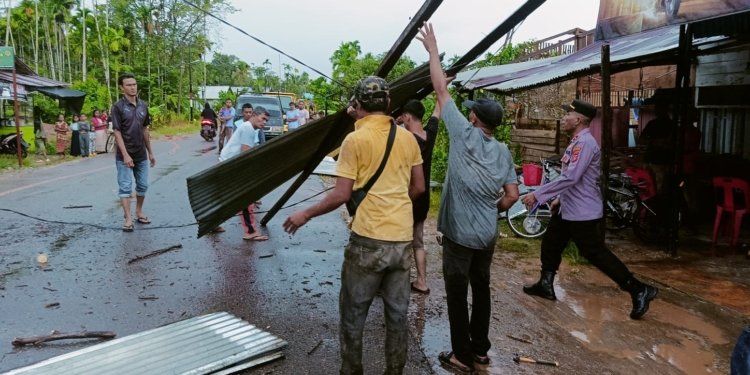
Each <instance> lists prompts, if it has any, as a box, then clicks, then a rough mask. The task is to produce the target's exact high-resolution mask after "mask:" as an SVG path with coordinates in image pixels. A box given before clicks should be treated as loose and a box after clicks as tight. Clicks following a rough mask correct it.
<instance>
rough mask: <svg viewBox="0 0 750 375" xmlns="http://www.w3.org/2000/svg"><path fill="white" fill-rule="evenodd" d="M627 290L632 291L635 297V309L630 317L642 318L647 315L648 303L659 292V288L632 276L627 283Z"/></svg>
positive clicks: (631, 294)
mask: <svg viewBox="0 0 750 375" xmlns="http://www.w3.org/2000/svg"><path fill="white" fill-rule="evenodd" d="M625 290H627V291H628V292H629V293H630V297H631V298H632V299H633V310H631V311H630V319H640V318H642V317H643V315H646V312H647V311H648V304H649V303H650V302H651V300H652V299H654V298H656V295H657V294H659V289H658V288H656V287H653V286H651V285H646V284H644V283H642V282H640V281H638V280H637V279H636V278H635V277H631V278H630V279H629V280H628V282H627V283H626V284H625Z"/></svg>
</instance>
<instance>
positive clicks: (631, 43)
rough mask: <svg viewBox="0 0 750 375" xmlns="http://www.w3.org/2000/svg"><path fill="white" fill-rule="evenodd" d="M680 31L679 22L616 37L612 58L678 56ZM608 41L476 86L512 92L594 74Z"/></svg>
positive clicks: (611, 42) (611, 44) (618, 59)
mask: <svg viewBox="0 0 750 375" xmlns="http://www.w3.org/2000/svg"><path fill="white" fill-rule="evenodd" d="M679 31H680V28H679V26H670V27H664V28H660V29H655V30H650V31H647V32H643V33H639V34H633V35H629V36H625V37H622V38H618V39H615V40H612V41H610V42H608V43H609V44H610V61H611V62H612V63H613V64H615V63H618V62H625V61H630V60H634V59H643V58H646V57H654V56H655V55H659V54H664V53H666V54H669V55H670V56H671V55H674V57H676V55H677V46H678V43H679ZM604 43H605V42H603V41H598V42H596V43H594V44H591V45H589V46H587V47H585V48H583V49H581V50H580V51H578V52H576V53H574V54H571V55H567V56H565V57H563V58H562V59H560V60H558V61H555V62H552V63H551V64H547V65H544V66H542V67H540V68H537V69H530V70H526V71H522V72H519V73H518V74H515V75H505V76H500V77H489V78H486V79H481V80H478V81H477V82H475V86H476V87H481V88H484V89H487V90H493V91H500V92H512V91H518V90H521V89H524V88H528V87H532V86H540V85H544V84H549V83H554V82H560V81H564V80H567V79H571V78H576V77H578V76H582V75H586V74H590V73H591V72H593V71H596V70H597V69H598V68H596V67H592V65H596V64H599V63H601V56H600V55H601V46H602V44H604ZM511 65H515V64H511Z"/></svg>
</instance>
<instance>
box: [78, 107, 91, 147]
mask: <svg viewBox="0 0 750 375" xmlns="http://www.w3.org/2000/svg"><path fill="white" fill-rule="evenodd" d="M89 133H91V124H89V121H88V119H87V118H86V114H85V113H81V115H80V116H78V137H79V138H80V139H81V142H80V143H81V156H82V157H84V158H87V157H89V154H91V152H90V150H89V147H90V145H91V138H89Z"/></svg>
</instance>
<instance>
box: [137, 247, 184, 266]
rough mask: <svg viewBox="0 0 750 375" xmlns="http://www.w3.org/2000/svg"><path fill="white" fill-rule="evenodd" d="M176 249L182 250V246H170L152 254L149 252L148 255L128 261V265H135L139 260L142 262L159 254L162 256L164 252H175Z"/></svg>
mask: <svg viewBox="0 0 750 375" xmlns="http://www.w3.org/2000/svg"><path fill="white" fill-rule="evenodd" d="M177 249H182V244H177V245H172V246H170V247H167V248H164V249H159V250H156V251H152V252H150V253H148V254H146V255H140V256H137V257H135V258H133V259H131V260H129V261H128V264H132V263H135V262H137V261H139V260H144V259H146V258H151V257H154V256H157V255H161V254H164V253H166V252H170V251H172V250H177Z"/></svg>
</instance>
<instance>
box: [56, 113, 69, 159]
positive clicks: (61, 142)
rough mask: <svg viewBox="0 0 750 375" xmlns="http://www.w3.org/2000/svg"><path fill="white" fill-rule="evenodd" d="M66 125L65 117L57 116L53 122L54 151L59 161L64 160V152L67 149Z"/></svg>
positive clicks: (67, 129) (67, 128)
mask: <svg viewBox="0 0 750 375" xmlns="http://www.w3.org/2000/svg"><path fill="white" fill-rule="evenodd" d="M68 131H70V128H69V127H68V123H67V122H65V116H64V115H62V114H61V115H59V116H57V122H55V151H56V152H57V156H58V158H59V159H64V158H65V150H66V149H67V148H68Z"/></svg>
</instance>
